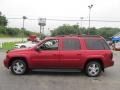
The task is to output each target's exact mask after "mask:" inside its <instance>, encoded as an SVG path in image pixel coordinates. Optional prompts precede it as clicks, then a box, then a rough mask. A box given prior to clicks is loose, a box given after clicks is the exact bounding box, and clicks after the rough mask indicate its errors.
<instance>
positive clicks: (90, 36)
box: [55, 35, 100, 37]
mask: <svg viewBox="0 0 120 90" xmlns="http://www.w3.org/2000/svg"><path fill="white" fill-rule="evenodd" d="M66 36H70V37H72V36H77V37H100V36H99V35H57V36H55V37H66Z"/></svg>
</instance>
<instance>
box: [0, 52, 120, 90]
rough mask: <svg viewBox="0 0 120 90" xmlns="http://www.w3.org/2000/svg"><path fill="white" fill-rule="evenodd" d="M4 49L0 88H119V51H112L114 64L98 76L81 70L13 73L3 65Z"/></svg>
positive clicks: (115, 89)
mask: <svg viewBox="0 0 120 90" xmlns="http://www.w3.org/2000/svg"><path fill="white" fill-rule="evenodd" d="M4 58H5V51H3V50H2V51H0V59H1V60H0V90H120V52H114V61H115V65H114V66H113V67H110V68H107V69H105V72H104V73H102V74H101V75H100V76H99V77H94V78H93V77H87V76H86V75H85V74H84V73H81V72H74V71H71V72H55V71H51V72H50V71H49V72H48V71H33V72H31V73H29V74H27V75H22V76H19V75H13V74H12V73H11V72H10V71H9V70H8V69H6V68H5V67H4V65H3V59H4Z"/></svg>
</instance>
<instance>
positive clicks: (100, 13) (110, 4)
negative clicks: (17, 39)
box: [0, 0, 120, 34]
mask: <svg viewBox="0 0 120 90" xmlns="http://www.w3.org/2000/svg"><path fill="white" fill-rule="evenodd" d="M90 4H93V7H92V9H91V20H118V21H120V0H0V11H1V12H2V13H3V15H5V16H6V17H7V18H22V16H26V17H27V18H28V19H31V18H33V19H39V18H42V17H43V18H47V19H65V20H66V19H67V20H68V19H69V20H73V19H75V20H80V17H83V20H88V15H89V8H88V5H90ZM76 23H78V24H79V25H81V21H74V22H72V21H50V20H47V21H46V26H45V33H46V34H48V33H49V30H52V29H54V28H56V27H58V26H60V25H62V24H70V25H73V24H76ZM82 26H83V27H88V22H87V21H83V22H82ZM8 27H18V28H21V27H22V19H16V20H15V19H8ZM91 27H97V28H99V27H120V22H92V21H91ZM25 28H26V29H29V30H31V31H36V32H39V26H38V20H25Z"/></svg>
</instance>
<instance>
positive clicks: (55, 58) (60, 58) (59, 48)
mask: <svg viewBox="0 0 120 90" xmlns="http://www.w3.org/2000/svg"><path fill="white" fill-rule="evenodd" d="M112 58H113V54H112V51H111V50H110V48H109V46H108V45H107V43H106V41H105V40H104V38H103V37H101V36H89V35H87V36H85V35H83V36H56V37H50V38H47V39H45V40H43V41H42V42H40V43H39V44H38V45H36V46H35V47H33V48H27V49H14V50H10V51H8V52H7V55H6V58H5V60H4V65H5V66H6V67H7V68H10V70H11V71H12V73H13V74H16V75H22V74H25V73H26V72H27V71H28V70H32V69H41V68H42V69H48V68H52V69H57V68H59V69H71V68H72V69H80V70H83V71H85V73H86V74H87V75H88V76H91V77H95V76H98V75H99V74H100V73H101V71H104V68H107V67H110V66H113V64H114V62H113V61H112Z"/></svg>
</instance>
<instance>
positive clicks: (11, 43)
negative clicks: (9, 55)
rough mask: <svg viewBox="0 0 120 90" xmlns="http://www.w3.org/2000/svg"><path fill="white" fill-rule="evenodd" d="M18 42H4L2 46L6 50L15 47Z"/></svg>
mask: <svg viewBox="0 0 120 90" xmlns="http://www.w3.org/2000/svg"><path fill="white" fill-rule="evenodd" d="M15 44H16V42H5V43H3V44H2V48H3V49H5V50H10V49H13V48H14V45H15Z"/></svg>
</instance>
